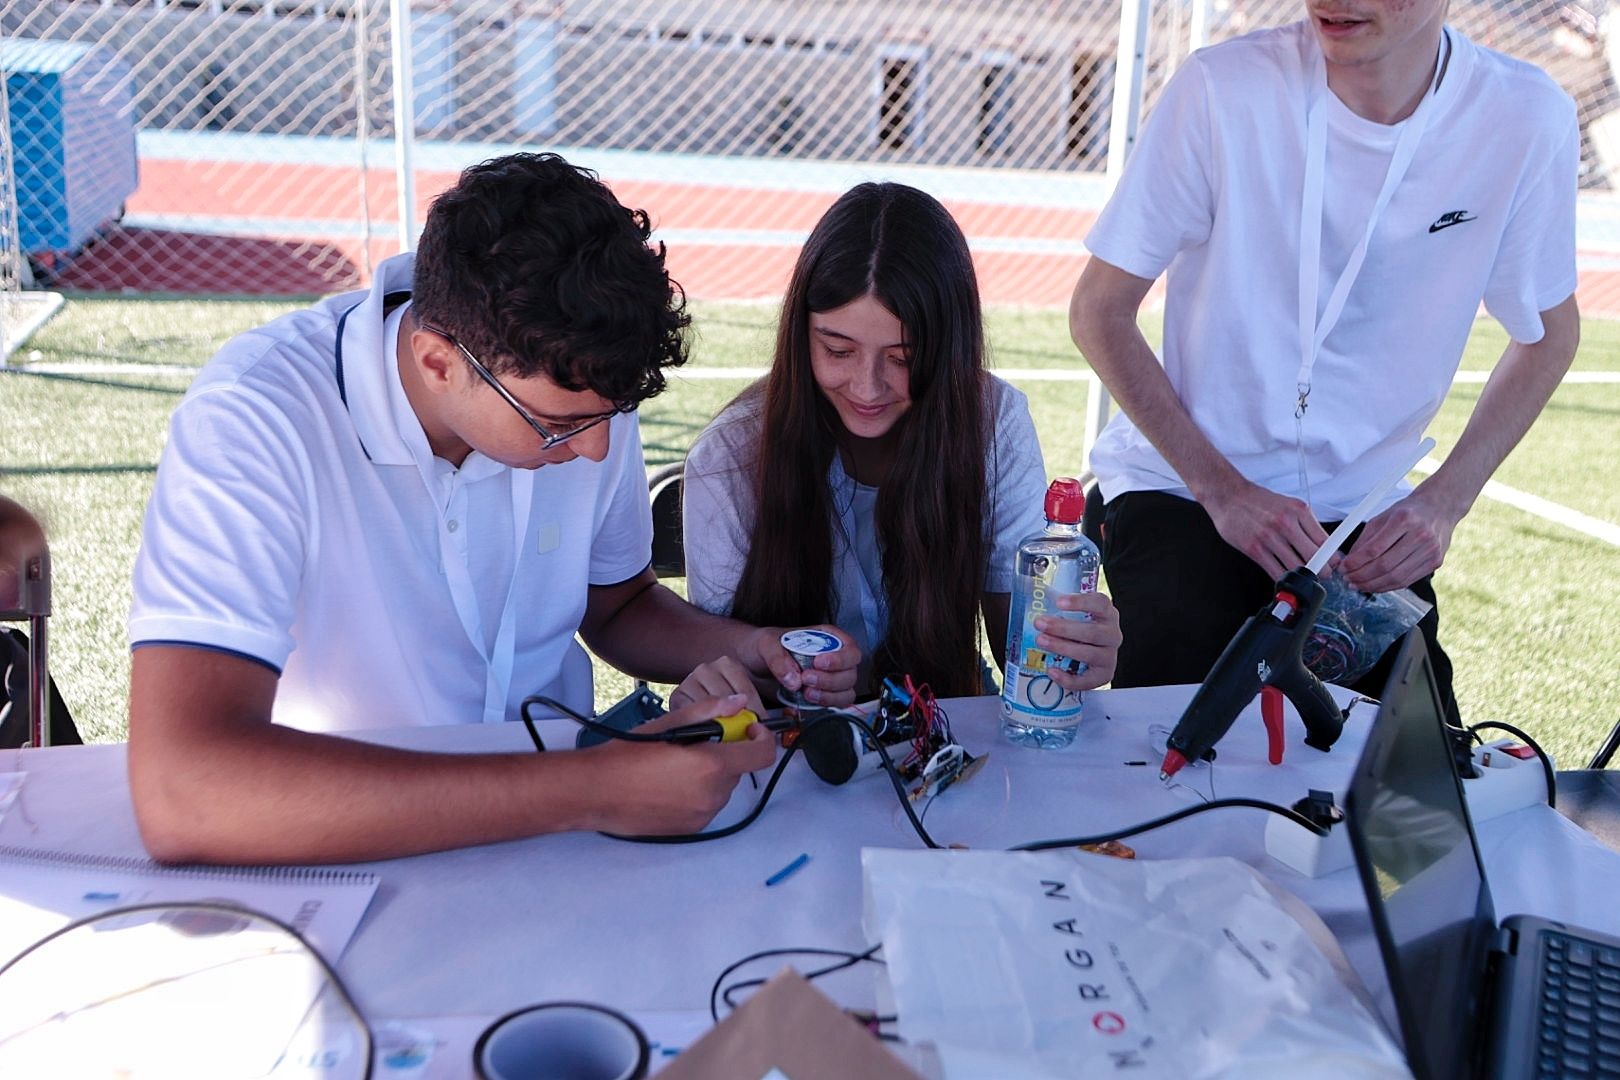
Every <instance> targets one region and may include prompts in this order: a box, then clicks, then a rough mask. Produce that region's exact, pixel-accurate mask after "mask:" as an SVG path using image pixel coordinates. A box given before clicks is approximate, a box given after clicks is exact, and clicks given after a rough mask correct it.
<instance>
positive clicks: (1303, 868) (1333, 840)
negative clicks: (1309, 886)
mask: <svg viewBox="0 0 1620 1080" xmlns="http://www.w3.org/2000/svg"><path fill="white" fill-rule="evenodd" d="M1290 809H1291V810H1293V811H1294V813H1296V814H1298V815H1299V816H1300V817H1302V818H1304V819H1305V820H1306V821H1309V822H1310V823H1311V824H1312V825H1313V826H1315V827H1316V828H1318V829H1321V830H1323V831H1324V832H1325V833H1326V835H1325V836H1319V835H1317V834H1316V833H1314V832H1310V831H1308V830H1307V829H1305V828H1304V827H1303V826H1301V825H1298V824H1296V823H1294V822H1292V821H1289V820H1288V819H1286V818H1280V817H1274V818H1271V819H1270V820H1268V821H1267V822H1266V854H1268V855H1270V856H1271V857H1272V858H1273V859H1276V860H1277V861H1278V862H1280V863H1282V864H1283V865H1284V866H1288V867H1291V868H1293V869H1295V870H1298V871H1299V872H1300V873H1302V874H1304V875H1305V876H1306V877H1313V878H1314V877H1322V876H1323V875H1325V874H1332V873H1335V872H1336V871H1339V870H1343V869H1345V868H1346V867H1348V866H1352V865H1354V863H1355V857H1354V855H1353V854H1352V853H1351V851H1350V834H1349V832H1348V831H1347V830H1345V829H1335V828H1334V827H1333V826H1335V825H1337V824H1339V822H1341V821H1343V820H1344V811H1343V810H1341V809H1339V806H1338V803H1337V801H1336V800H1335V799H1334V797H1333V792H1331V791H1322V790H1320V789H1318V788H1311V789H1310V791H1309V792H1308V793H1307V794H1306V796H1305V797H1304V798H1303V799H1301V800H1299V801H1298V802H1296V803H1295V804H1294V805H1293V806H1292V807H1290Z"/></svg>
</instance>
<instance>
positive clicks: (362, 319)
mask: <svg viewBox="0 0 1620 1080" xmlns="http://www.w3.org/2000/svg"><path fill="white" fill-rule="evenodd" d="M411 266H412V256H410V255H402V256H398V257H396V258H393V259H389V260H388V261H387V262H385V263H383V264H382V265H381V266H380V267H378V269H377V274H376V280H375V283H374V285H373V287H372V289H371V290H370V292H369V293H366V292H361V293H350V294H347V295H343V296H338V297H334V298H332V299H329V300H325V301H322V302H321V303H319V304H317V305H316V306H315V307H313V308H310V309H308V310H305V311H299V312H296V313H294V314H291V315H287V316H284V317H283V318H280V319H277V320H276V321H275V322H272V323H270V324H269V325H268V326H264V327H261V328H259V329H257V330H252V331H249V332H248V333H245V334H243V335H241V336H240V337H237V338H235V339H233V340H231V341H230V342H228V343H227V344H226V345H225V347H224V348H223V349H221V350H220V353H219V355H218V356H216V357H215V358H214V359H213V360H212V361H210V362H209V363H208V364H207V366H205V367H204V368H203V370H202V372H201V374H200V375H198V377H197V380H196V382H195V383H193V384H192V387H191V389H190V390H189V391H188V392H187V394H186V396H185V399H184V400H183V401H182V402H181V403H180V405H179V407H178V408H177V409H176V410H175V412H174V415H173V417H172V419H171V420H170V428H169V440H168V444H167V446H166V447H165V448H164V451H163V457H162V460H161V462H160V464H159V467H158V475H157V485H156V487H155V489H154V490H153V493H152V500H151V502H150V504H149V505H148V506H147V511H146V524H145V528H144V532H143V536H142V543H141V549H140V554H139V555H138V557H137V559H136V564H135V583H134V584H135V602H134V608H133V610H132V611H131V613H130V622H129V632H130V641H131V643H132V645H133V646H134V647H139V646H141V645H143V644H153V643H182V644H187V645H196V646H201V647H205V648H214V649H220V650H224V651H227V652H232V653H236V654H239V655H242V656H246V657H248V658H250V659H254V660H257V661H259V662H261V663H263V664H265V665H267V666H269V667H271V668H274V669H276V670H278V671H280V673H281V680H280V683H279V685H278V687H277V691H276V701H275V719H276V721H277V722H278V723H286V724H291V725H294V726H297V727H302V728H306V729H309V730H318V731H338V730H355V729H363V728H376V727H389V726H398V725H426V724H447V723H472V722H477V721H479V720H485V721H494V720H503V719H514V718H515V717H516V715H517V708H518V705H519V703H520V702H521V701H522V699H523V698H524V697H526V696H527V695H529V694H531V693H536V692H540V693H547V694H548V695H549V696H553V697H559V698H561V699H563V700H565V701H567V702H569V703H571V704H575V705H576V706H587V707H588V706H589V705H590V703H591V680H590V662H589V658H588V657H586V656H585V654H584V651H583V650H582V649H581V648H580V646H579V644H578V642H577V641H575V640H574V634H575V632H576V631H577V630H578V628H579V624H580V620H581V619H582V618H583V616H584V613H585V604H586V597H587V588H588V586H589V585H612V584H617V583H618V582H621V581H625V580H627V579H629V578H631V577H634V576H635V575H636V574H638V573H640V572H641V571H642V570H643V569H645V568H646V566H647V565H648V563H649V561H650V558H651V545H652V518H651V513H650V510H649V508H648V502H647V478H646V470H645V465H644V464H643V461H642V452H641V438H640V432H639V429H638V427H637V423H636V418H635V416H634V415H626V416H618V417H615V418H614V419H613V420H612V421H611V424H612V428H611V436H610V449H609V451H608V455H607V457H606V459H605V460H603V461H601V462H593V461H589V460H587V459H585V458H578V459H575V460H572V461H569V462H566V463H564V464H560V465H547V466H543V467H541V468H539V469H536V470H521V469H511V468H508V467H507V466H504V465H501V464H500V463H498V462H495V461H492V460H491V459H489V458H487V457H485V456H484V455H482V454H480V453H478V452H477V451H474V452H473V453H471V454H470V455H468V457H467V458H466V460H465V461H464V462H463V463H462V465H461V466H460V468H459V469H458V468H455V467H452V466H451V465H450V464H449V463H448V462H445V461H441V460H439V459H437V458H435V457H433V456H432V454H431V452H430V451H429V450H428V446H427V438H426V436H425V435H424V433H423V431H422V427H421V424H420V423H419V422H418V421H417V419H416V416H415V413H414V412H412V411H411V408H410V405H409V403H408V401H407V400H406V398H405V394H404V389H403V387H402V386H401V384H400V381H399V370H398V367H397V365H396V362H395V349H394V338H393V337H392V336H391V333H390V329H391V328H393V327H397V317H396V318H395V319H391V320H389V321H388V323H387V325H386V326H385V321H384V316H383V307H384V296H385V295H387V294H397V293H402V292H404V291H405V290H408V289H409V288H410V284H411ZM340 338H341V346H340V345H339V340H340ZM518 522H521V528H520V527H519V525H518ZM503 621H509V623H510V626H511V634H510V640H511V646H510V661H509V662H506V661H504V660H503V659H502V653H501V650H500V649H499V647H498V646H499V639H500V637H501V634H500V628H501V626H502V624H503Z"/></svg>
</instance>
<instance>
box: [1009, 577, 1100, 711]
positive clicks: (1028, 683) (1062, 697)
mask: <svg viewBox="0 0 1620 1080" xmlns="http://www.w3.org/2000/svg"><path fill="white" fill-rule="evenodd" d="M1096 588H1097V570H1096V567H1095V565H1093V566H1090V567H1088V566H1085V565H1084V564H1083V563H1082V561H1081V560H1079V559H1073V558H1059V557H1054V556H1049V555H1042V554H1038V553H1035V552H1028V551H1021V552H1019V553H1018V567H1017V574H1016V577H1015V580H1014V581H1013V590H1014V591H1013V595H1014V597H1015V600H1014V610H1013V612H1012V619H1011V621H1010V624H1009V628H1010V630H1011V633H1009V634H1008V639H1009V640H1008V642H1007V646H1008V647H1007V670H1006V672H1005V675H1006V680H1005V682H1004V684H1003V686H1004V689H1003V691H1002V704H1001V711H1002V717H1003V718H1004V719H1013V720H1016V721H1019V722H1023V723H1031V724H1038V725H1041V726H1047V727H1050V726H1054V722H1055V726H1060V727H1067V726H1069V725H1070V724H1074V723H1078V722H1079V719H1080V710H1081V708H1082V706H1083V704H1084V694H1083V693H1082V692H1081V691H1078V690H1065V689H1063V687H1061V686H1059V685H1058V684H1057V683H1056V682H1054V681H1053V680H1052V675H1051V672H1052V670H1053V669H1054V668H1061V669H1062V670H1064V671H1068V672H1071V673H1073V674H1079V673H1080V672H1082V671H1084V670H1085V665H1084V664H1082V663H1081V662H1080V661H1078V660H1074V659H1071V658H1068V657H1059V656H1054V655H1052V654H1051V653H1048V652H1046V651H1045V650H1044V649H1042V648H1040V646H1038V645H1036V644H1035V639H1036V638H1037V637H1039V636H1040V631H1038V630H1036V629H1035V620H1036V619H1037V618H1038V617H1040V616H1042V615H1056V616H1059V617H1060V618H1066V619H1085V618H1087V616H1086V615H1085V614H1083V613H1081V612H1076V611H1062V610H1060V609H1059V608H1058V607H1057V604H1056V600H1057V597H1058V596H1059V595H1060V594H1064V593H1081V592H1092V591H1094V590H1095V589H1096Z"/></svg>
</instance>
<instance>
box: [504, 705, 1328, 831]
mask: <svg viewBox="0 0 1620 1080" xmlns="http://www.w3.org/2000/svg"><path fill="white" fill-rule="evenodd" d="M532 704H538V705H545V706H546V707H548V708H553V709H556V710H557V711H559V712H561V713H563V714H564V715H566V716H568V717H570V718H571V719H574V720H577V721H580V722H582V723H584V724H585V726H587V727H589V728H591V729H592V730H595V731H598V732H599V733H601V734H603V735H606V736H608V737H609V738H615V739H618V738H624V737H625V736H626V735H629V734H632V733H630V732H624V731H619V730H617V729H616V728H610V727H607V726H605V725H603V724H598V723H596V722H595V721H594V720H589V719H588V718H583V717H581V716H580V715H579V714H578V713H576V712H575V711H574V710H572V709H570V708H568V707H566V706H564V705H562V704H561V703H560V702H557V701H553V700H552V699H550V698H545V697H541V696H539V695H535V696H533V697H529V698H525V699H524V701H523V706H522V709H521V712H522V715H523V718H524V721H525V722H528V720H529V707H530V705H532ZM833 721H843V722H844V723H847V724H850V725H852V726H854V727H857V728H859V729H860V730H861V731H862V732H864V733H865V734H866V735H867V737H868V738H869V739H870V740H871V743H872V745H873V747H874V748H875V749H876V750H877V753H878V756H879V758H881V759H882V762H883V771H884V772H885V774H887V776H888V778H889V783H890V785H891V786H892V787H893V788H894V793H895V797H896V798H897V799H898V800H899V802H900V809H901V810H903V811H904V812H905V815H906V819H907V820H908V821H909V822H910V823H911V828H912V830H913V831H915V832H916V834H917V838H918V839H920V840H921V841H922V842H923V844H924V845H925V846H927V847H929V848H933V849H939V848H942V847H944V846H945V845H943V844H940V843H938V842H937V841H936V840H935V839H934V838H933V837H932V836H930V835H929V833H928V830H927V829H926V828H924V827H923V823H922V819H920V818H919V817H918V816H917V812H916V810H914V809H913V808H912V805H911V799H910V798H908V797H907V795H906V789H905V784H904V783H903V782H902V781H901V779H900V773H899V771H898V769H897V768H896V767H895V764H894V759H893V758H892V757H890V756H889V751H888V748H887V747H885V746H884V744H883V742H882V740H880V739H879V738H878V737H877V736H876V734H875V733H874V732H873V730H872V728H871V726H870V725H869V724H867V723H866V720H865V718H864V717H861V716H858V715H856V714H855V713H852V712H846V711H843V710H839V709H823V710H821V711H819V712H814V713H810V714H808V715H807V716H806V718H805V720H804V724H803V728H802V730H804V731H808V730H809V729H811V728H813V727H816V726H818V725H820V724H824V723H831V722H833ZM531 731H532V728H531ZM628 741H631V742H662V741H663V740H661V739H658V738H657V737H656V736H648V735H641V736H639V737H638V738H635V739H631V740H628ZM536 742H538V739H536ZM798 749H799V748H798V746H797V745H795V746H792V747H790V748H789V749H788V752H787V753H786V754H784V755H782V760H781V761H779V762H777V764H776V768H775V769H773V770H772V771H771V778H770V780H768V781H767V782H766V784H765V789H764V790H763V791H761V792H760V795H759V799H758V800H757V801H756V802H755V803H754V807H753V809H751V810H750V811H749V812H748V813H747V814H746V815H744V816H743V817H742V818H740V819H739V820H737V821H735V822H733V823H732V824H730V825H727V826H725V827H723V828H719V829H712V830H710V831H708V832H700V833H676V834H672V835H663V836H656V835H655V836H625V835H622V834H619V833H603V834H602V835H603V836H607V837H611V838H612V839H614V840H625V841H629V842H631V843H637V844H697V843H702V842H704V841H707V840H719V839H722V838H724V837H727V836H733V835H735V834H737V833H739V832H741V831H742V830H743V829H745V828H747V827H748V826H749V825H752V824H753V823H754V822H755V821H756V820H757V819H758V818H759V815H760V814H762V813H764V812H765V805H766V804H767V803H768V802H770V799H771V793H772V792H774V791H775V790H776V784H777V781H778V780H780V779H781V778H782V773H783V772H784V771H785V770H786V769H787V766H788V762H790V761H792V760H793V756H794V755H795V754H796V753H798ZM1240 806H1241V807H1250V808H1252V809H1256V810H1265V811H1268V812H1270V813H1273V814H1277V815H1279V816H1281V817H1285V818H1287V819H1288V820H1289V821H1292V822H1294V823H1295V824H1296V825H1298V826H1300V827H1301V828H1304V829H1308V830H1310V831H1311V832H1313V833H1315V834H1316V835H1318V836H1326V835H1328V830H1327V829H1325V828H1323V827H1322V826H1320V825H1318V824H1316V823H1315V822H1314V821H1311V820H1310V819H1309V818H1307V817H1305V816H1304V815H1303V814H1299V813H1297V812H1295V811H1293V810H1290V809H1289V808H1287V807H1285V806H1278V805H1277V804H1276V803H1270V802H1265V801H1263V800H1260V799H1248V798H1230V799H1213V800H1211V801H1209V802H1206V803H1201V804H1199V805H1197V806H1189V807H1184V808H1183V809H1180V810H1177V811H1175V812H1174V813H1170V814H1166V815H1164V816H1163V817H1157V818H1154V819H1153V820H1151V821H1145V822H1141V823H1139V824H1136V825H1131V826H1127V827H1126V828H1123V829H1116V830H1113V831H1111V832H1107V833H1100V834H1098V835H1096V836H1082V837H1071V838H1067V839H1061V840H1037V841H1032V842H1030V843H1027V844H1018V845H1016V846H1014V847H1011V848H1009V849H1008V850H1009V851H1046V850H1050V849H1053V848H1064V847H1079V846H1080V845H1081V844H1101V843H1104V842H1106V841H1109V840H1123V839H1125V838H1126V837H1130V836H1135V835H1137V834H1138V833H1144V832H1148V831H1150V830H1152V829H1157V828H1160V827H1161V826H1164V825H1169V824H1171V823H1173V822H1177V821H1180V820H1182V819H1183V818H1188V817H1191V816H1193V815H1194V814H1200V813H1203V812H1204V811H1206V810H1217V809H1222V808H1225V807H1240Z"/></svg>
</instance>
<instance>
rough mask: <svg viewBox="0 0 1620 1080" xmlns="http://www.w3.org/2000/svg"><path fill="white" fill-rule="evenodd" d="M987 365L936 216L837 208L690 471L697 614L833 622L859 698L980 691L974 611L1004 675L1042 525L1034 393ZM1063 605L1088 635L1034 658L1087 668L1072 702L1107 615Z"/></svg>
mask: <svg viewBox="0 0 1620 1080" xmlns="http://www.w3.org/2000/svg"><path fill="white" fill-rule="evenodd" d="M984 358H985V344H984V329H983V322H982V318H981V314H980V307H979V292H978V283H977V279H976V278H975V276H974V272H973V261H972V257H971V255H970V254H969V252H968V247H967V241H966V239H965V238H964V237H963V235H962V231H961V229H959V228H958V227H957V224H956V222H955V221H954V220H953V219H952V218H951V215H950V213H949V212H948V211H947V210H946V209H945V208H944V207H943V206H942V205H940V203H939V202H938V201H937V200H935V199H934V198H933V197H932V196H929V195H927V194H925V193H923V192H921V191H918V190H917V189H915V188H911V187H906V186H904V185H901V184H862V185H860V186H859V187H856V188H854V189H853V190H851V191H849V192H847V193H846V194H845V195H843V196H842V197H841V198H840V199H839V200H838V201H837V202H836V203H834V204H833V206H832V207H831V209H829V210H828V211H827V213H826V215H825V216H823V217H822V219H821V221H820V222H819V223H818V224H817V225H816V227H815V229H814V231H813V232H812V233H811V235H810V239H809V240H808V241H807V242H806V244H805V246H804V250H803V251H802V252H801V253H800V255H799V259H798V262H797V264H796V265H795V267H794V270H793V276H792V280H791V281H790V283H789V285H788V290H787V294H786V296H785V297H784V298H783V302H782V314H781V321H780V324H779V326H778V330H777V336H776V353H775V357H774V360H773V362H772V365H771V370H770V373H769V374H768V375H766V376H765V378H763V379H762V380H760V381H759V382H757V383H755V384H754V385H752V386H750V387H749V388H748V389H746V390H745V391H743V393H742V394H741V395H739V396H738V397H737V399H736V400H734V401H733V402H732V403H731V404H730V405H728V406H726V408H725V409H724V410H723V411H722V412H721V413H720V415H719V416H718V417H717V418H716V419H715V420H714V422H713V423H712V424H710V426H709V427H708V428H707V429H706V430H705V431H704V432H703V434H702V435H701V436H700V437H699V438H698V440H697V442H696V443H695V444H694V445H693V447H692V450H691V453H690V454H689V455H688V457H687V461H686V473H685V533H686V537H685V540H686V566H687V586H688V592H689V594H690V596H691V599H692V601H693V602H694V603H696V604H697V605H698V606H700V607H703V608H706V609H708V610H710V611H715V612H723V613H726V614H729V615H731V616H733V617H735V618H738V619H742V620H744V621H746V622H751V623H754V624H756V625H766V626H799V625H806V624H810V623H816V622H832V623H835V624H837V625H838V626H839V627H840V628H841V629H843V630H845V631H846V632H848V633H849V634H850V635H851V636H852V637H853V638H854V639H855V641H856V642H857V643H858V644H859V645H860V646H861V651H862V655H863V661H862V667H861V672H860V677H859V679H858V683H859V689H860V690H861V691H863V692H871V691H872V690H873V689H874V683H875V681H876V680H877V679H880V678H881V677H882V676H884V675H888V674H891V673H902V672H903V673H905V674H909V675H911V676H912V677H913V678H914V679H915V680H917V681H919V682H927V683H928V684H929V685H930V686H931V687H932V689H933V691H934V692H935V693H936V694H938V695H939V696H941V697H950V696H966V695H973V694H980V693H985V692H994V689H995V682H994V679H993V678H988V677H987V676H988V674H989V673H988V672H987V671H985V670H984V664H983V661H982V660H981V658H980V657H981V654H980V651H979V644H980V638H979V616H980V613H981V612H982V614H983V617H984V631H985V636H986V637H987V638H988V639H989V644H990V648H991V651H992V654H993V655H994V656H995V659H996V662H997V663H998V664H1004V663H1005V657H1004V656H1003V650H1004V648H1005V643H1006V630H1007V612H1008V594H1009V592H1010V590H1011V585H1012V572H1013V558H1014V553H1015V551H1016V548H1017V544H1018V541H1019V540H1020V539H1022V538H1023V537H1025V536H1027V535H1029V534H1030V533H1034V532H1038V531H1040V529H1041V527H1042V525H1043V520H1042V516H1041V513H1042V509H1041V508H1042V496H1043V493H1044V491H1045V486H1046V474H1045V466H1044V464H1043V462H1042V458H1041V449H1040V444H1039V442H1038V441H1037V440H1036V436H1035V427H1034V424H1033V422H1032V421H1031V420H1030V415H1029V405H1028V401H1027V399H1026V398H1025V397H1024V395H1023V394H1022V393H1020V392H1019V391H1018V390H1016V389H1014V388H1013V387H1012V386H1010V385H1008V384H1007V383H1005V382H1003V381H1002V380H1000V379H998V378H996V377H994V376H992V375H990V374H989V373H988V372H987V371H986V370H985V366H984ZM1060 606H1062V607H1064V608H1066V609H1067V610H1078V611H1084V612H1086V613H1087V614H1089V615H1090V616H1091V621H1089V622H1082V621H1078V620H1071V619H1059V618H1049V619H1048V620H1047V621H1048V622H1049V623H1050V626H1048V627H1043V628H1042V629H1043V631H1044V635H1045V640H1046V645H1043V647H1050V649H1051V651H1054V652H1057V653H1059V654H1061V655H1066V656H1072V657H1074V658H1076V659H1079V660H1083V661H1085V662H1086V663H1087V664H1089V665H1090V667H1089V669H1088V670H1087V671H1086V672H1085V673H1084V674H1082V675H1080V676H1068V680H1069V681H1070V682H1071V683H1072V684H1073V688H1075V689H1084V688H1090V687H1094V686H1098V685H1101V684H1102V683H1104V682H1106V681H1107V680H1108V678H1109V677H1110V676H1111V674H1112V672H1113V666H1114V655H1115V652H1116V651H1117V649H1118V644H1119V620H1118V617H1117V615H1116V614H1115V612H1114V608H1113V605H1112V604H1111V603H1110V602H1109V601H1108V599H1107V597H1104V596H1100V595H1095V594H1093V595H1089V596H1078V597H1073V598H1069V599H1065V600H1064V601H1062V602H1060ZM814 675H815V673H814V672H809V673H807V676H808V679H807V681H809V682H810V684H811V685H813V680H814ZM811 700H814V696H813V694H812V696H811Z"/></svg>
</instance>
